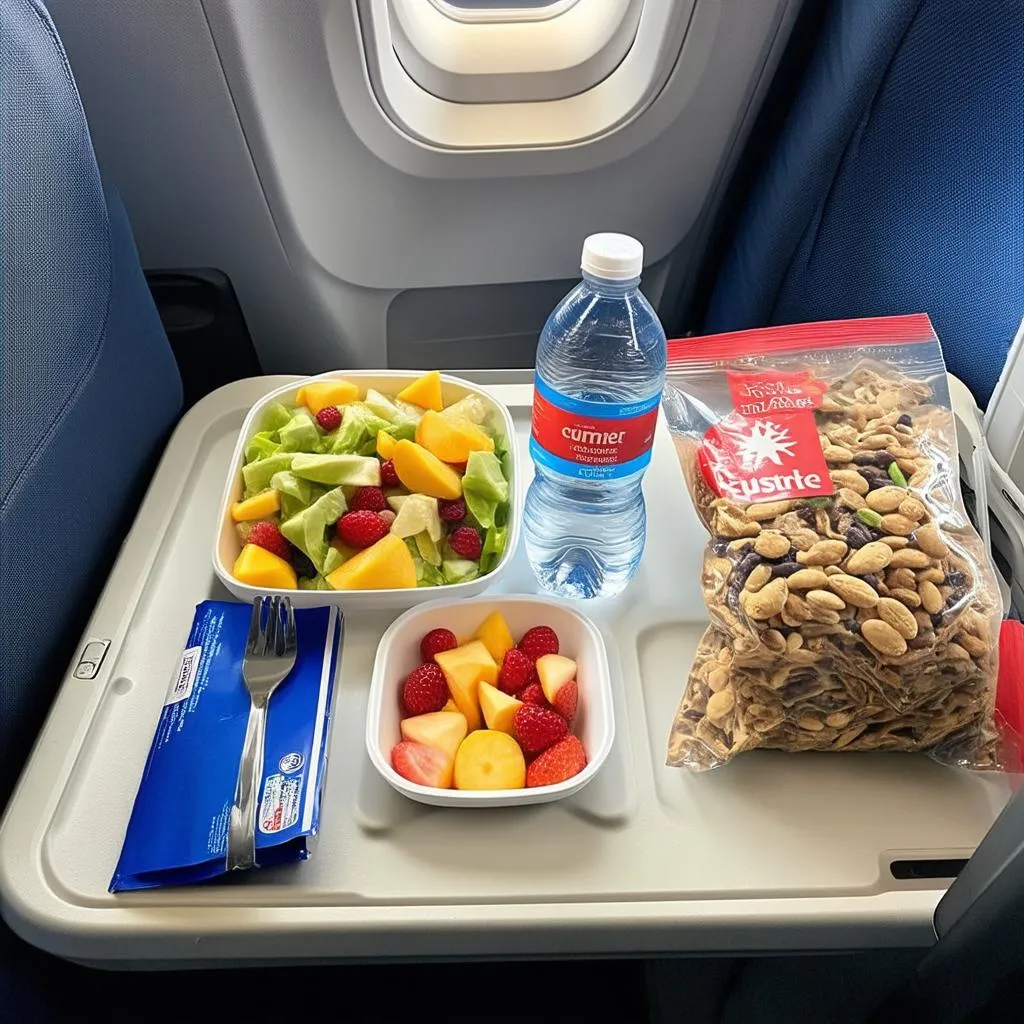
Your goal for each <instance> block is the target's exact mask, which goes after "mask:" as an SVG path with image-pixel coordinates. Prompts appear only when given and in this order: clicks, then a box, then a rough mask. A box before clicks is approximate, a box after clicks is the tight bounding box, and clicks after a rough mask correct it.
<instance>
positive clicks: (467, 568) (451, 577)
mask: <svg viewBox="0 0 1024 1024" xmlns="http://www.w3.org/2000/svg"><path fill="white" fill-rule="evenodd" d="M441 575H442V576H443V577H444V581H445V583H468V582H469V581H470V580H475V579H476V578H477V576H479V575H480V566H479V565H478V564H477V563H476V562H471V561H469V559H467V558H452V559H447V560H445V561H444V562H442V563H441Z"/></svg>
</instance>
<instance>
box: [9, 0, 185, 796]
mask: <svg viewBox="0 0 1024 1024" xmlns="http://www.w3.org/2000/svg"><path fill="white" fill-rule="evenodd" d="M0 186H2V187H0V218H2V219H0V252H2V259H3V273H2V278H0V302H2V305H0V580H2V581H3V585H2V586H0V622H2V623H3V628H2V629H0V666H2V670H0V671H2V685H0V807H2V805H3V804H4V803H5V802H6V798H7V796H8V794H9V791H10V788H11V786H12V784H13V782H14V781H15V777H16V774H17V771H18V768H19V766H20V763H21V760H22V759H23V757H24V755H25V753H26V751H27V748H28V746H29V744H30V743H31V742H32V740H33V739H34V738H35V735H36V733H37V731H38V729H39V726H40V724H41V721H42V718H43V715H44V714H45V712H46V709H47V707H48V706H49V703H50V701H51V699H52V697H53V694H54V690H55V688H56V685H57V683H58V682H59V680H60V678H61V676H62V674H63V671H64V668H65V666H66V664H67V661H68V659H69V658H70V656H71V655H72V653H73V649H74V646H75V644H76V643H77V641H78V635H79V632H80V630H81V629H82V627H83V625H84V621H85V619H86V618H87V617H88V614H89V612H90V610H91V605H92V603H93V599H94V598H95V595H96V594H97V592H98V590H99V588H100V587H101V586H102V584H103V581H104V580H105V578H106V575H107V572H108V570H109V568H110V564H111V562H112V560H113V556H114V555H115V554H116V552H117V548H118V545H119V543H120V540H121V537H122V536H123V534H124V532H125V530H126V528H127V527H128V526H129V525H130V523H131V519H132V515H133V513H134V511H135V508H136V507H137V503H138V499H139V497H140V491H141V489H142V488H143V487H144V485H145V483H146V481H147V479H148V477H149V475H150V473H151V471H152V468H153V463H154V459H155V458H156V456H157V455H158V454H159V451H160V449H161V446H162V442H163V441H164V440H165V438H166V436H167V434H168V432H169V430H170V428H171V427H172V425H173V424H174V422H175V420H176V418H177V415H178V411H179V409H180V406H181V380H180V378H179V376H178V370H177V366H176V364H175V361H174V356H173V354H172V352H171V350H170V346H169V345H168V342H167V338H166V335H165V334H164V331H163V328H162V326H161V323H160V319H159V316H158V315H157V312H156V308H155V306H154V305H153V301H152V298H151V296H150V293H149V290H148V288H147V286H146V281H145V278H144V276H143V274H142V270H141V268H140V266H139V260H138V255H137V254H136V251H135V246H134V242H133V240H132V235H131V230H130V228H129V225H128V221H127V218H126V216H125V212H124V210H123V208H122V206H121V204H120V201H119V200H118V199H117V197H116V196H115V195H114V194H113V193H112V192H110V191H107V192H104V189H103V186H102V184H101V181H100V173H99V169H98V167H97V165H96V158H95V156H94V155H93V149H92V143H91V140H90V137H89V129H88V126H87V124H86V120H85V115H84V112H83V110H82V106H81V103H80V101H79V97H78V92H77V90H76V88H75V83H74V80H73V79H72V76H71V71H70V68H69V66H68V63H67V58H66V56H65V54H64V50H63V48H62V46H61V44H60V40H59V39H58V37H57V32H56V30H55V28H54V26H53V23H52V21H51V20H50V18H49V15H48V14H47V12H46V10H45V8H43V6H42V5H41V4H40V3H38V2H37V0H4V2H3V3H0Z"/></svg>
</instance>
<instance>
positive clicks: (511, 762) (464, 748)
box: [455, 729, 526, 789]
mask: <svg viewBox="0 0 1024 1024" xmlns="http://www.w3.org/2000/svg"><path fill="white" fill-rule="evenodd" d="M525 785H526V759H525V758H524V757H523V752H522V750H521V749H520V747H519V744H518V743H516V741H515V740H514V739H512V737H511V736H509V735H508V734H507V733H504V732H496V731H494V730H492V729H481V730H479V731H478V732H474V733H470V734H469V735H468V736H467V737H466V738H465V739H464V740H463V741H462V744H461V746H460V747H459V752H458V753H457V754H456V755H455V788H456V789H521V788H522V787H523V786H525Z"/></svg>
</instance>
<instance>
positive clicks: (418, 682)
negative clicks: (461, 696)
mask: <svg viewBox="0 0 1024 1024" xmlns="http://www.w3.org/2000/svg"><path fill="white" fill-rule="evenodd" d="M448 696H449V694H448V684H447V683H446V682H445V681H444V673H443V672H442V671H441V669H440V668H438V666H437V665H435V664H434V663H433V662H432V661H431V662H428V663H427V664H425V665H420V666H419V668H414V669H413V670H412V671H411V672H410V673H409V674H408V675H407V676H406V677H405V682H404V683H402V707H403V708H404V709H405V711H406V713H407V714H409V715H428V714H430V712H431V711H440V710H441V708H443V707H444V706H445V704H447V703H448Z"/></svg>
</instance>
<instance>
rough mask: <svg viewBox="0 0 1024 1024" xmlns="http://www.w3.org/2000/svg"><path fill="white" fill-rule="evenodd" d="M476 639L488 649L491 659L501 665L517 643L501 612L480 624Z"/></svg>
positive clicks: (489, 616)
mask: <svg viewBox="0 0 1024 1024" xmlns="http://www.w3.org/2000/svg"><path fill="white" fill-rule="evenodd" d="M476 639H477V640H479V641H480V642H481V643H482V644H483V645H484V647H486V648H487V650H488V652H489V653H490V655H491V657H492V658H493V659H494V660H495V661H496V662H497V663H498V664H499V665H500V664H501V663H502V661H503V660H504V658H505V655H506V654H507V653H508V652H509V651H510V650H512V648H513V647H515V645H516V642H515V640H513V639H512V633H511V631H510V630H509V628H508V625H507V623H506V622H505V620H504V618H502V615H501V612H498V611H494V612H491V614H490V615H488V616H487V618H486V619H484V621H483V622H481V623H480V628H479V629H478V630H477V631H476Z"/></svg>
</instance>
